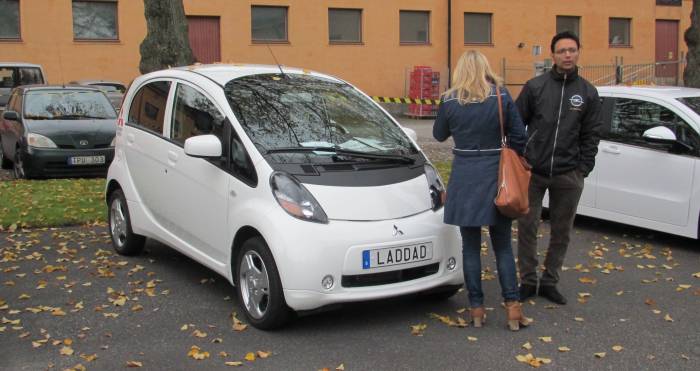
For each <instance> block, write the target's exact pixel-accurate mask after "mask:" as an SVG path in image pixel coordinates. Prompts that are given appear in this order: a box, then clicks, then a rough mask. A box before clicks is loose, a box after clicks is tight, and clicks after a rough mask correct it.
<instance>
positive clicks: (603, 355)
mask: <svg viewBox="0 0 700 371" xmlns="http://www.w3.org/2000/svg"><path fill="white" fill-rule="evenodd" d="M593 355H594V356H596V358H603V357H605V352H600V353H593Z"/></svg>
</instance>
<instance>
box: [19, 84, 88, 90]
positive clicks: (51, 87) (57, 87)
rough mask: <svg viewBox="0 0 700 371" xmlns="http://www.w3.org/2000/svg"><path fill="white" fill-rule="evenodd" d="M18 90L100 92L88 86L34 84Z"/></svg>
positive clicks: (23, 86)
mask: <svg viewBox="0 0 700 371" xmlns="http://www.w3.org/2000/svg"><path fill="white" fill-rule="evenodd" d="M18 89H21V90H24V91H37V90H90V91H100V89H97V88H93V87H91V86H86V85H71V84H68V85H46V84H33V85H21V86H20V87H19V88H18Z"/></svg>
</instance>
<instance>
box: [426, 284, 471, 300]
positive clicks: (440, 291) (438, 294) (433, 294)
mask: <svg viewBox="0 0 700 371" xmlns="http://www.w3.org/2000/svg"><path fill="white" fill-rule="evenodd" d="M461 288H462V286H461V285H459V286H443V287H438V288H435V289H432V290H429V291H426V292H423V293H421V298H423V299H425V300H430V301H445V300H448V299H449V298H451V297H453V296H455V295H456V294H457V293H458V292H459V289H461Z"/></svg>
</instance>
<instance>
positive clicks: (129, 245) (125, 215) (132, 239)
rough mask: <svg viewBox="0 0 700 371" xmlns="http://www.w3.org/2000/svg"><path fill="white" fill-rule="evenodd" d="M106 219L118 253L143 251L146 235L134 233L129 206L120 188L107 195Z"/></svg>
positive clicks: (135, 253)
mask: <svg viewBox="0 0 700 371" xmlns="http://www.w3.org/2000/svg"><path fill="white" fill-rule="evenodd" d="M107 220H108V222H109V235H110V236H111V237H112V246H113V247H114V250H115V251H116V252H117V253H118V254H120V255H138V254H140V253H141V252H142V251H143V246H144V244H145V243H146V237H144V236H141V235H138V234H135V233H134V231H133V230H132V229H131V216H130V215H129V206H128V205H127V203H126V197H124V192H122V190H121V189H117V190H115V191H114V192H112V194H111V195H110V196H109V204H108V209H107Z"/></svg>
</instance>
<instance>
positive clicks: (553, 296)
mask: <svg viewBox="0 0 700 371" xmlns="http://www.w3.org/2000/svg"><path fill="white" fill-rule="evenodd" d="M539 294H540V296H541V297H543V298H546V299H547V300H549V301H551V302H552V303H555V304H559V305H564V304H566V298H565V297H564V295H562V294H561V293H560V292H559V291H557V287H556V286H540V293H539Z"/></svg>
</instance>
